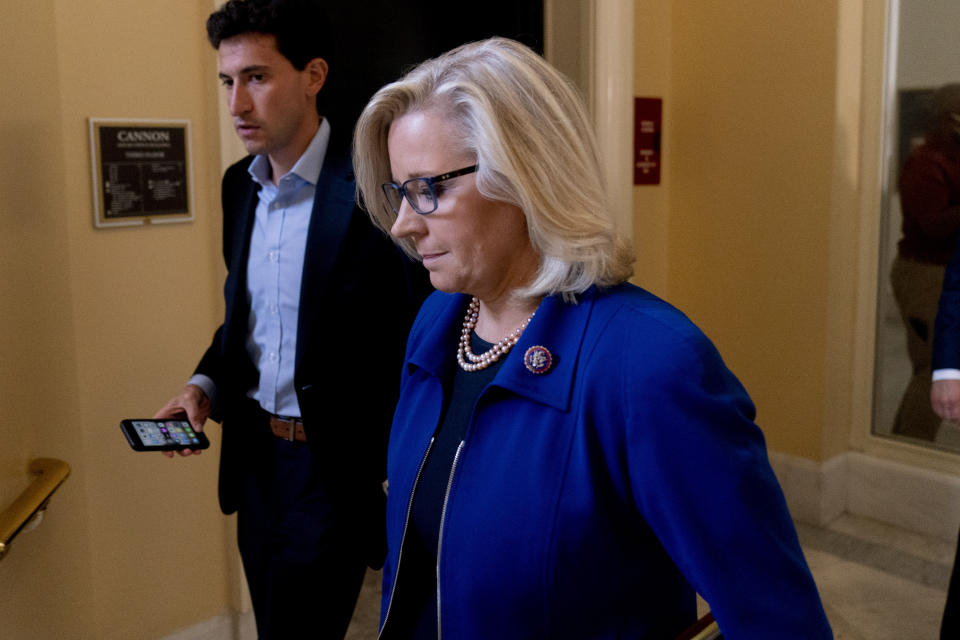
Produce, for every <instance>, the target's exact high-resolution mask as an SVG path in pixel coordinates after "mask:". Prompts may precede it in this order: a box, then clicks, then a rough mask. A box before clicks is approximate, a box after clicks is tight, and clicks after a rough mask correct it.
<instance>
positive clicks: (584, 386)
mask: <svg viewBox="0 0 960 640" xmlns="http://www.w3.org/2000/svg"><path fill="white" fill-rule="evenodd" d="M467 303H468V299H467V297H465V296H462V295H448V294H442V293H435V294H433V295H432V296H431V297H430V298H428V299H427V301H426V303H425V304H424V306H423V309H422V310H421V312H420V314H419V316H418V318H417V321H416V322H415V324H414V328H413V330H412V333H411V335H410V340H409V342H408V345H407V354H406V361H405V365H404V373H403V381H402V387H401V395H400V403H399V405H398V407H397V412H396V415H395V417H394V422H393V427H392V432H391V436H390V448H389V454H388V475H389V480H390V494H389V497H388V507H387V539H388V548H389V550H388V554H387V561H386V564H385V567H384V574H383V575H384V589H383V607H382V609H381V618H382V620H381V623H383V622H384V620H386V624H387V625H389V624H390V621H389V616H390V613H389V611H390V607H391V603H392V599H393V586H394V581H395V577H398V576H399V580H400V581H401V583H402V581H403V578H402V576H403V559H402V558H401V557H400V555H401V554H400V549H401V541H402V539H403V535H404V529H405V524H406V518H407V509H408V505H409V504H410V501H411V499H412V492H413V490H414V486H415V483H416V477H417V473H418V469H419V466H420V464H421V461H422V460H423V459H424V457H425V452H426V451H427V448H428V445H429V443H430V440H431V437H432V434H433V432H434V430H435V429H436V427H437V424H438V420H439V418H440V414H441V408H442V406H443V404H444V393H445V390H444V381H445V380H450V379H451V376H452V375H453V368H454V367H455V366H456V363H455V352H456V347H457V339H458V336H459V332H460V327H461V323H462V320H463V314H464V311H465V309H466V306H467ZM535 345H539V346H542V347H545V348H546V349H547V350H549V352H550V354H551V356H552V360H553V363H552V367H551V368H550V369H549V370H548V371H547V372H546V373H543V374H534V373H532V372H531V371H529V370H528V369H527V368H526V367H525V365H524V355H525V352H526V351H527V350H528V349H529V348H530V347H533V346H535ZM753 417H754V407H753V404H752V403H751V401H750V399H749V397H748V396H747V393H746V392H745V391H744V389H743V387H742V386H741V385H740V383H739V382H738V381H737V379H736V378H735V377H734V376H733V374H731V373H730V371H728V370H727V368H726V367H725V366H724V364H723V362H722V360H721V358H720V355H719V354H718V353H717V351H716V350H715V349H714V347H713V345H712V344H711V343H710V341H709V340H708V339H707V338H706V337H705V336H704V335H703V334H702V333H701V332H700V331H699V330H698V329H697V328H696V327H695V326H694V325H693V324H692V323H691V322H690V321H689V320H688V319H687V318H686V317H685V316H684V315H683V314H681V313H680V312H679V311H677V310H676V309H674V308H673V307H671V306H670V305H668V304H667V303H665V302H663V301H662V300H660V299H658V298H656V297H655V296H653V295H651V294H650V293H647V292H646V291H643V290H642V289H639V288H637V287H634V286H632V285H629V284H623V285H619V286H616V287H613V288H610V289H605V290H598V289H596V288H593V289H590V290H588V291H587V292H586V293H585V294H584V295H582V296H581V297H580V299H579V303H578V304H569V303H564V302H562V300H561V299H560V298H558V297H548V298H546V299H545V300H544V301H543V302H542V304H541V305H540V308H539V309H538V310H537V313H536V315H535V316H534V318H533V321H532V322H531V323H530V325H529V326H528V327H527V329H526V330H525V331H524V333H523V335H522V337H521V339H520V341H519V342H518V343H517V344H516V346H514V348H513V350H512V351H511V352H510V354H509V355H508V356H507V358H506V360H505V362H504V363H503V365H502V367H501V368H500V370H499V371H498V372H497V374H496V377H495V378H494V380H493V381H492V382H491V383H490V385H488V386H487V387H486V388H485V389H484V390H483V392H482V393H481V395H480V397H479V399H478V400H477V402H476V405H475V407H474V410H473V414H472V417H471V420H470V424H469V427H468V430H467V433H466V436H465V439H464V443H463V445H462V449H461V450H460V453H459V456H458V457H457V460H456V462H455V463H454V465H455V466H454V470H453V472H452V474H451V479H450V484H449V489H448V493H447V497H446V502H445V508H444V515H443V520H442V523H441V531H440V543H439V544H440V548H439V560H438V562H439V567H438V570H437V576H438V579H439V586H438V589H437V597H438V602H439V604H438V611H439V618H440V620H439V625H440V628H441V630H442V637H447V638H457V640H470V639H474V638H476V639H477V640H479V639H487V638H500V639H512V638H516V639H517V640H519V639H521V638H523V639H531V638H571V639H573V638H577V639H583V638H657V639H660V638H672V637H674V636H676V635H677V634H679V633H680V632H681V631H682V630H684V629H685V628H686V627H687V626H689V625H690V624H692V623H693V621H694V620H695V619H696V600H695V592H699V593H700V594H702V595H703V597H704V598H705V599H706V600H707V601H708V602H709V603H710V605H711V607H712V609H713V612H714V615H715V617H716V619H717V621H718V623H719V625H720V628H721V629H722V630H723V631H724V633H725V637H727V638H731V639H737V638H749V639H754V638H764V639H767V640H769V639H776V638H790V639H794V638H805V639H806V640H813V639H820V638H830V637H831V631H830V627H829V624H828V622H827V619H826V616H825V614H824V611H823V607H822V605H821V603H820V599H819V595H818V593H817V588H816V586H815V584H814V582H813V578H812V577H811V574H810V571H809V569H808V568H807V564H806V562H805V560H804V557H803V553H802V551H801V549H800V545H799V543H798V540H797V536H796V532H795V530H794V527H793V523H792V521H791V519H790V515H789V513H788V511H787V506H786V504H785V501H784V498H783V495H782V493H781V491H780V487H779V485H778V484H777V480H776V478H775V477H774V474H773V472H772V470H771V468H770V465H769V463H768V460H767V456H766V450H765V446H764V439H763V435H762V434H761V432H760V429H759V428H758V427H757V426H756V425H755V424H754V422H753Z"/></svg>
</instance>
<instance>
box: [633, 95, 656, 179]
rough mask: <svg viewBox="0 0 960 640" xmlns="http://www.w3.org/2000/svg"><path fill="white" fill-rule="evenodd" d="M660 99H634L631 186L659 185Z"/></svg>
mask: <svg viewBox="0 0 960 640" xmlns="http://www.w3.org/2000/svg"><path fill="white" fill-rule="evenodd" d="M662 115H663V100H662V99H661V98H634V107H633V184H660V127H661V123H662Z"/></svg>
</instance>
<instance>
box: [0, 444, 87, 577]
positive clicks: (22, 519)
mask: <svg viewBox="0 0 960 640" xmlns="http://www.w3.org/2000/svg"><path fill="white" fill-rule="evenodd" d="M30 473H35V474H37V478H36V479H35V480H34V481H33V482H31V483H30V486H29V487H27V488H26V489H24V490H23V493H21V494H20V495H19V496H18V497H17V499H16V500H14V501H13V504H11V505H10V506H9V507H7V508H6V509H5V510H4V511H3V512H2V513H0V558H3V556H4V555H6V553H7V551H9V549H10V542H11V541H12V540H13V539H14V538H16V537H17V534H18V533H20V532H21V531H23V529H24V527H25V526H26V525H27V524H29V523H30V521H31V520H33V519H34V518H35V517H37V515H38V514H39V513H41V512H42V511H43V510H44V509H46V508H47V503H48V502H49V500H50V496H52V495H53V492H54V491H56V490H57V489H58V488H59V487H60V485H61V484H63V481H64V480H66V479H67V476H69V475H70V465H68V464H67V463H66V462H64V461H63V460H57V459H56V458H37V459H36V460H34V461H33V462H31V463H30Z"/></svg>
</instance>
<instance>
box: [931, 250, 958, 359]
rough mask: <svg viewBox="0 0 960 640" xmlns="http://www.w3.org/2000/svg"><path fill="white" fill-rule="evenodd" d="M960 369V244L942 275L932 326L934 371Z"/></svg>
mask: <svg viewBox="0 0 960 640" xmlns="http://www.w3.org/2000/svg"><path fill="white" fill-rule="evenodd" d="M937 369H960V241H958V242H957V247H956V249H954V251H953V257H951V258H950V262H949V263H948V264H947V270H946V273H945V274H944V276H943V290H942V291H941V292H940V306H939V307H938V308H937V320H936V322H935V323H934V327H933V370H934V371H935V370H937Z"/></svg>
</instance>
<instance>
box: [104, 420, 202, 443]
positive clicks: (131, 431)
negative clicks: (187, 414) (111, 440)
mask: <svg viewBox="0 0 960 640" xmlns="http://www.w3.org/2000/svg"><path fill="white" fill-rule="evenodd" d="M120 429H121V430H122V431H123V435H125V436H126V437H127V442H129V443H130V446H131V447H133V450H134V451H177V450H178V449H206V448H207V447H209V446H210V441H209V440H207V436H206V435H205V434H204V433H203V432H202V431H195V430H194V428H193V426H192V425H191V424H190V423H189V422H188V421H187V420H148V419H146V418H144V419H137V420H121V421H120Z"/></svg>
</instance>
